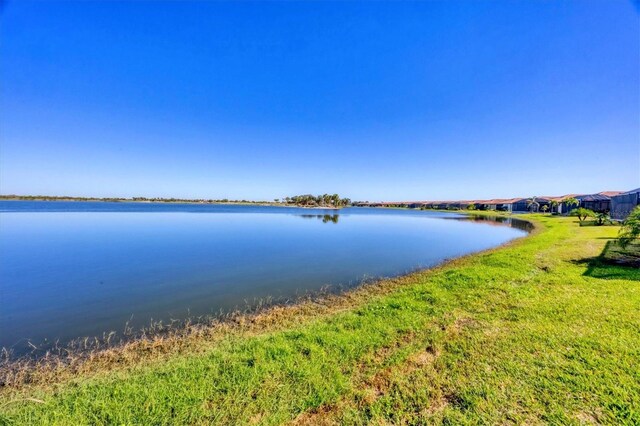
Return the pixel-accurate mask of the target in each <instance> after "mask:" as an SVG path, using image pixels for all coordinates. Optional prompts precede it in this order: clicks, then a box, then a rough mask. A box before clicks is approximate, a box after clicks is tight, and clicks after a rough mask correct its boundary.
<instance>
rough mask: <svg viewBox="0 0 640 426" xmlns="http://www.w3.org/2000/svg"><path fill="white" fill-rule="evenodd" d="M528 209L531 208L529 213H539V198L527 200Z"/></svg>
mask: <svg viewBox="0 0 640 426" xmlns="http://www.w3.org/2000/svg"><path fill="white" fill-rule="evenodd" d="M527 208H529V211H531V212H532V211H534V209H535V211H538V209H539V208H540V203H539V202H538V197H535V196H534V197H531V198H529V199H528V200H527Z"/></svg>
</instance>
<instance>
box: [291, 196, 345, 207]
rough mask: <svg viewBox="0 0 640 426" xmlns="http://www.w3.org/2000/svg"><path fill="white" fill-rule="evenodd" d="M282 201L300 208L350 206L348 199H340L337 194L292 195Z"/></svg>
mask: <svg viewBox="0 0 640 426" xmlns="http://www.w3.org/2000/svg"><path fill="white" fill-rule="evenodd" d="M283 201H284V203H285V204H293V205H296V206H301V207H327V208H340V207H346V206H350V205H351V200H350V199H349V198H340V196H339V195H338V194H323V195H311V194H305V195H294V196H293V197H285V198H284V199H283Z"/></svg>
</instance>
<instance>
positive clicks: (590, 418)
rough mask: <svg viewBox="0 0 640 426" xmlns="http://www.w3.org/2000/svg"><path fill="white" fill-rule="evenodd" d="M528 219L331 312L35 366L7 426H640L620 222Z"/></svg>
mask: <svg viewBox="0 0 640 426" xmlns="http://www.w3.org/2000/svg"><path fill="white" fill-rule="evenodd" d="M528 217H529V216H527V218H528ZM531 220H533V221H534V222H535V223H536V225H537V231H536V232H534V233H533V234H532V235H531V236H530V237H528V238H525V239H521V240H518V241H515V242H513V243H511V244H509V245H507V246H505V247H501V248H499V249H496V250H492V251H488V252H485V253H481V254H477V255H473V256H469V257H466V258H462V259H458V260H455V261H452V262H450V263H448V264H446V265H443V266H441V267H438V268H435V269H433V270H429V271H424V272H420V273H415V274H412V275H409V276H406V277H402V278H399V279H396V280H389V281H387V282H382V283H379V284H377V285H373V286H370V287H366V288H362V289H359V290H356V291H354V292H352V293H349V294H348V295H345V296H342V297H335V298H328V299H327V300H326V301H325V303H317V302H306V303H302V304H300V305H297V306H294V307H287V308H274V309H273V310H271V311H270V312H267V313H265V314H262V315H260V316H257V317H253V318H246V319H243V318H240V319H239V320H238V322H237V324H235V325H226V326H224V327H219V328H215V329H212V330H200V331H195V332H193V333H190V334H188V335H187V336H184V337H183V338H180V339H175V340H171V339H168V340H166V341H155V342H151V341H148V342H139V343H135V344H132V345H130V346H128V347H126V348H120V349H115V350H112V351H111V352H109V351H107V352H105V353H102V354H96V355H95V357H92V358H91V359H88V360H84V361H82V363H81V364H79V365H76V366H73V368H72V369H69V368H66V367H65V368H58V369H56V368H54V367H51V368H50V369H49V370H47V369H42V370H34V372H32V374H31V375H30V376H29V379H28V381H29V382H31V383H26V382H25V381H22V382H20V381H16V382H15V383H12V382H11V381H7V382H6V383H5V385H4V386H3V387H2V388H0V389H1V390H0V423H7V424H14V423H15V424H185V423H187V424H281V423H292V424H310V425H311V424H313V425H316V424H367V423H374V424H384V423H393V424H402V423H407V424H425V423H442V422H446V423H449V424H478V423H491V424H495V423H526V424H540V423H556V424H590V423H594V424H596V423H603V424H606V423H609V424H621V423H627V424H639V423H640V369H639V368H638V365H639V364H640V269H637V268H629V267H624V266H618V265H615V264H611V263H608V262H604V261H603V259H602V257H601V256H600V255H601V253H602V251H603V249H604V248H605V245H606V243H607V242H608V241H610V239H611V238H612V237H614V236H615V234H616V232H617V228H616V227H579V226H578V225H577V224H576V223H575V221H574V219H569V218H559V217H552V216H542V215H536V216H531ZM71 370H72V371H73V372H74V373H73V374H69V371H71Z"/></svg>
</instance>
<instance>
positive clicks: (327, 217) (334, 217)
mask: <svg viewBox="0 0 640 426" xmlns="http://www.w3.org/2000/svg"><path fill="white" fill-rule="evenodd" d="M300 216H301V217H302V218H304V219H314V218H315V219H318V220H321V221H322V223H329V222H331V223H338V218H339V217H340V215H339V214H301V215H300Z"/></svg>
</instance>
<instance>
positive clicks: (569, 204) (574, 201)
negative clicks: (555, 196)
mask: <svg viewBox="0 0 640 426" xmlns="http://www.w3.org/2000/svg"><path fill="white" fill-rule="evenodd" d="M562 202H563V203H564V204H566V206H567V211H568V210H571V207H578V206H579V205H580V201H578V200H577V199H576V198H575V197H569V198H565V199H564V200H562Z"/></svg>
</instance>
